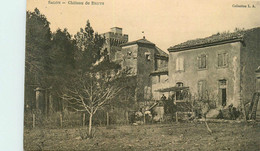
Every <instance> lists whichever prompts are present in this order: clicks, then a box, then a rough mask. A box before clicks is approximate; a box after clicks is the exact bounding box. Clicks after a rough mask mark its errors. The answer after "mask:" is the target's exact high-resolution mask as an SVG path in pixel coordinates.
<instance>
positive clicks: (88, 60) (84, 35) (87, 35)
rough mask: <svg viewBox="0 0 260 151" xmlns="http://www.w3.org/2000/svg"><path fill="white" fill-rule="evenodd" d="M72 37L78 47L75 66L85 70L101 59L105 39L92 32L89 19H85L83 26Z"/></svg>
mask: <svg viewBox="0 0 260 151" xmlns="http://www.w3.org/2000/svg"><path fill="white" fill-rule="evenodd" d="M74 38H75V41H76V46H77V48H78V50H77V52H76V61H77V64H76V65H77V68H79V69H81V70H82V71H83V72H85V71H87V70H88V69H89V68H90V67H91V66H92V65H93V64H94V63H96V62H97V61H98V60H100V59H101V49H102V47H103V44H104V42H105V39H104V38H102V37H101V36H100V35H99V34H98V33H94V30H93V28H92V27H91V25H90V22H89V20H88V21H87V24H86V26H85V28H84V29H82V28H80V31H79V32H77V34H76V35H75V36H74Z"/></svg>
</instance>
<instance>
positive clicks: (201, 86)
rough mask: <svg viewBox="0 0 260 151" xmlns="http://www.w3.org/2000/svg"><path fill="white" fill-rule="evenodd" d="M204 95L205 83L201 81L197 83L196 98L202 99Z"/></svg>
mask: <svg viewBox="0 0 260 151" xmlns="http://www.w3.org/2000/svg"><path fill="white" fill-rule="evenodd" d="M205 93H206V81H205V80H201V81H199V82H198V96H199V98H201V99H202V98H203V97H204V95H205Z"/></svg>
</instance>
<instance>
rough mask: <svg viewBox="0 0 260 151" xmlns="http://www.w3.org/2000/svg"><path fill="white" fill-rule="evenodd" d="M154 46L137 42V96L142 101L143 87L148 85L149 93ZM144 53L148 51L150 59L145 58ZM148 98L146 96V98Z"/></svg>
mask: <svg viewBox="0 0 260 151" xmlns="http://www.w3.org/2000/svg"><path fill="white" fill-rule="evenodd" d="M154 49H155V48H154V46H151V45H142V44H139V47H138V61H137V67H138V68H137V98H138V101H144V99H143V98H144V88H145V87H148V88H149V92H148V93H150V94H151V82H150V78H149V75H150V73H151V72H152V71H154ZM146 53H150V61H147V60H146V56H145V54H146ZM147 99H148V98H147Z"/></svg>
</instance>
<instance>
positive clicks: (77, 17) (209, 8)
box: [27, 0, 260, 51]
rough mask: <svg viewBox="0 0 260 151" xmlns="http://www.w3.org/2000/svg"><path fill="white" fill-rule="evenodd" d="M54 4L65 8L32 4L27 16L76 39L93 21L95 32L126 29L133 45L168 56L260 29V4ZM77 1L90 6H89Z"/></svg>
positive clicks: (32, 0) (135, 0) (202, 0)
mask: <svg viewBox="0 0 260 151" xmlns="http://www.w3.org/2000/svg"><path fill="white" fill-rule="evenodd" d="M53 1H60V2H65V4H60V5H59V4H48V0H27V10H30V11H33V10H34V8H36V7H37V8H38V9H39V10H40V12H41V13H42V14H44V15H45V16H46V17H47V19H48V21H49V22H50V23H51V25H50V27H51V30H52V31H53V32H54V31H55V30H57V28H61V29H63V28H67V29H68V31H69V33H70V34H73V35H74V34H76V32H78V31H79V29H80V28H84V26H85V25H86V21H87V20H90V23H91V25H92V27H93V29H94V30H95V32H98V33H105V32H108V31H109V30H110V28H111V27H121V28H123V33H124V34H128V35H129V41H133V40H137V39H141V38H142V37H143V36H145V37H146V39H147V40H149V41H151V42H153V43H155V44H156V45H157V46H158V47H159V48H161V49H163V50H164V51H167V49H168V48H169V47H170V46H173V45H176V44H179V43H182V42H185V41H187V40H192V39H196V38H203V37H207V36H210V35H212V34H215V33H217V32H224V31H233V30H234V29H235V28H236V27H238V28H245V29H249V28H254V27H260V16H259V14H260V1H238V0H236V1H231V0H217V1H216V0H211V1H208V0H196V1H195V0H94V1H95V2H104V5H69V4H68V2H69V0H53ZM72 1H77V2H84V3H85V2H86V1H88V0H72ZM89 2H91V1H89ZM235 5H250V6H251V8H248V7H247V8H244V7H232V6H235ZM253 5H254V6H255V8H252V6H253ZM142 31H144V34H143V33H142Z"/></svg>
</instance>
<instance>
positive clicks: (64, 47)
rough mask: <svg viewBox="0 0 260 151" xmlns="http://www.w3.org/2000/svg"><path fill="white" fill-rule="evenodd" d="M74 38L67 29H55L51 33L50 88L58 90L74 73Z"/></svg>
mask: <svg viewBox="0 0 260 151" xmlns="http://www.w3.org/2000/svg"><path fill="white" fill-rule="evenodd" d="M75 52H76V44H75V40H72V39H71V36H70V34H69V33H68V31H67V29H64V30H63V31H62V30H61V29H57V30H56V32H55V33H53V39H52V51H51V52H50V58H51V64H52V68H51V73H52V74H51V76H50V80H51V83H52V88H53V89H54V90H55V91H56V92H59V90H60V89H61V88H62V86H64V85H65V84H66V81H68V80H69V79H71V78H72V77H73V76H74V73H75V59H74V57H75Z"/></svg>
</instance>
